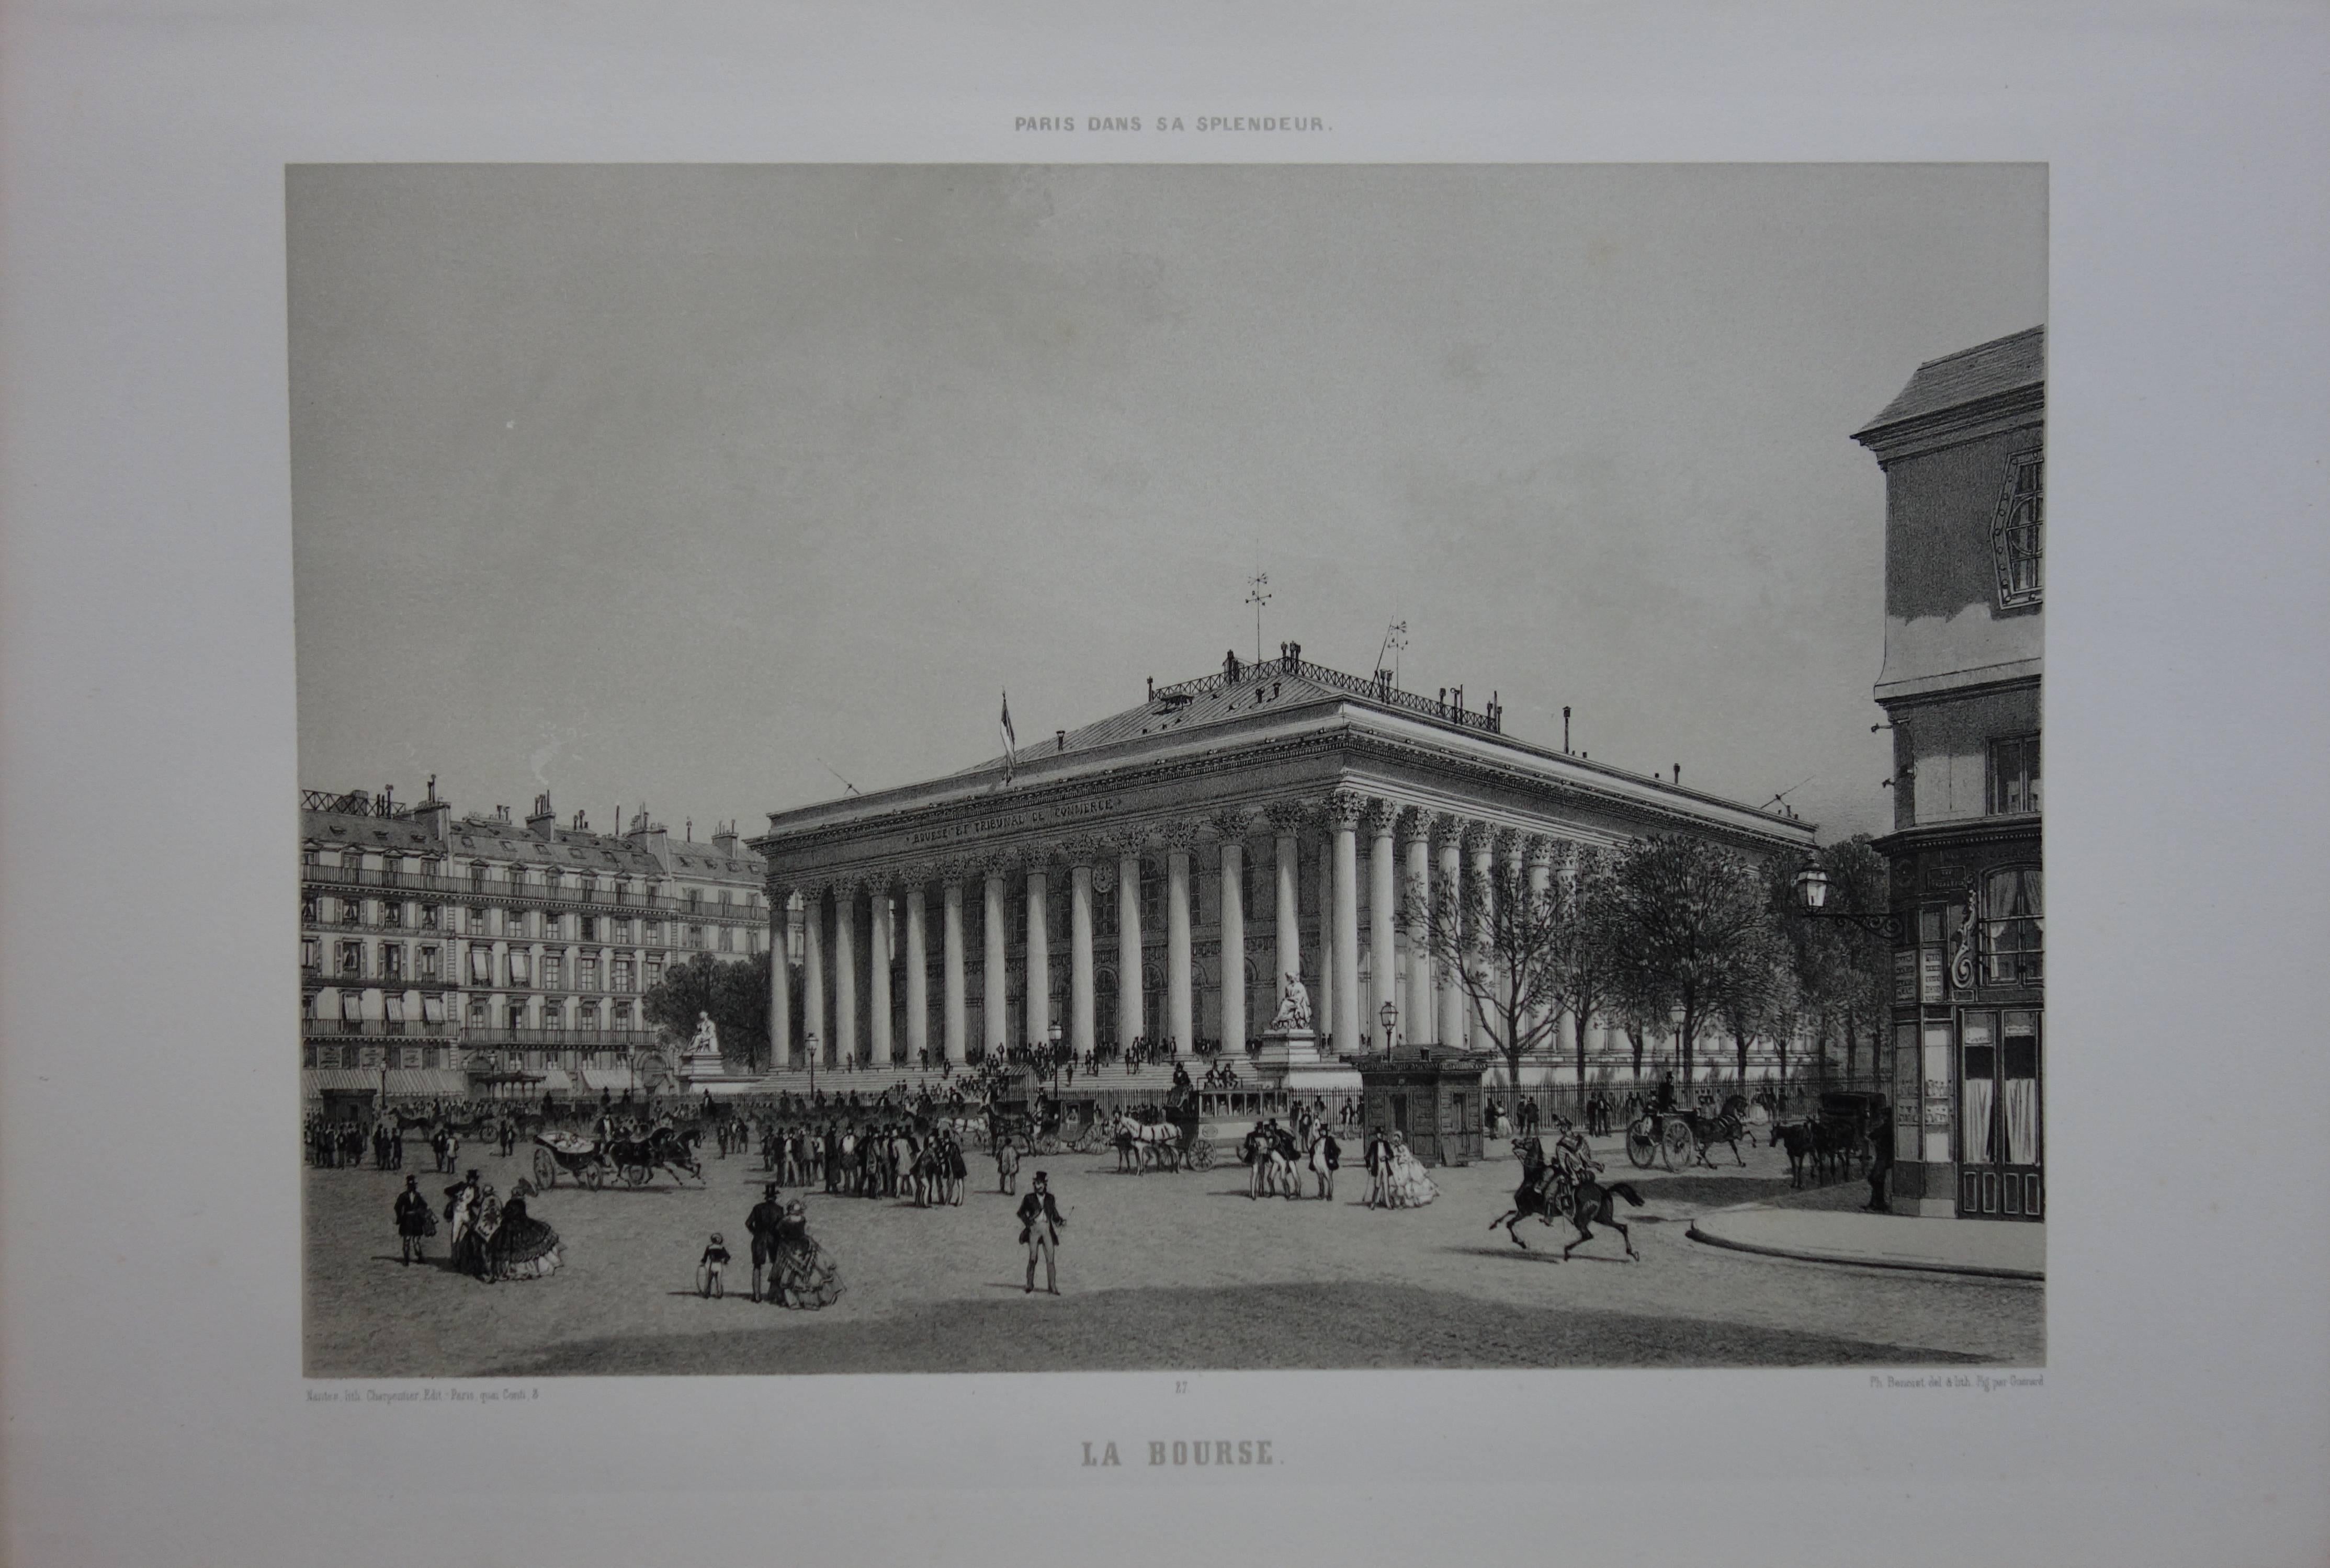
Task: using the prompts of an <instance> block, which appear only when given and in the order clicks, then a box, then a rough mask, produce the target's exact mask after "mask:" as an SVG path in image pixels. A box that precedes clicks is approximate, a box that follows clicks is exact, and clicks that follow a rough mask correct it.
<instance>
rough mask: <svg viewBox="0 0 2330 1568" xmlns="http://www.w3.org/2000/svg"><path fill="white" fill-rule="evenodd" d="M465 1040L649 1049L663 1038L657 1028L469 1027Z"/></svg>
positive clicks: (489, 1046) (546, 1047)
mask: <svg viewBox="0 0 2330 1568" xmlns="http://www.w3.org/2000/svg"><path fill="white" fill-rule="evenodd" d="M460 1035H461V1044H463V1045H464V1046H466V1047H472V1048H475V1049H478V1050H481V1051H510V1050H523V1051H647V1050H652V1049H654V1048H655V1047H656V1046H657V1045H658V1044H660V1043H661V1042H662V1039H663V1034H662V1032H661V1031H660V1030H656V1029H511V1028H498V1029H497V1028H468V1027H465V1028H463V1029H462V1030H461V1031H460Z"/></svg>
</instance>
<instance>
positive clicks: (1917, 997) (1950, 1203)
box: [1853, 327, 2046, 1220]
mask: <svg viewBox="0 0 2330 1568" xmlns="http://www.w3.org/2000/svg"><path fill="white" fill-rule="evenodd" d="M2045 418H2046V336H2045V333H2044V329H2042V328H2039V327H2033V328H2032V329H2030V330H2029V331H2027V332H2020V333H2016V334H2015V335H2013V336H2011V337H2003V338H2000V339H1998V340H1997V341H1995V342H1993V343H1985V344H1982V345H1977V346H1975V347H1974V348H1969V349H1966V350H1964V351H1963V352H1961V353H1958V354H1950V355H1948V356H1946V357H1945V358H1942V359H1937V360H1935V361H1932V362H1931V363H1929V364H1924V365H1920V366H1919V367H1918V372H1917V373H1916V374H1915V375H1913V376H1911V377H1910V378H1909V384H1908V385H1907V386H1906V387H1904V388H1903V389H1902V391H1901V394H1900V395H1899V397H1897V398H1895V399H1894V400H1893V401H1892V402H1891V403H1890V404H1889V405H1888V406H1887V407H1886V409H1885V411H1883V412H1882V413H1880V414H1879V415H1878V416H1877V418H1876V419H1875V420H1873V421H1871V423H1870V424H1869V425H1868V426H1867V427H1866V428H1865V429H1863V430H1860V431H1859V432H1857V433H1856V434H1855V436H1854V438H1853V439H1855V440H1857V441H1859V442H1861V444H1862V445H1863V446H1865V447H1867V448H1868V449H1870V450H1871V452H1872V453H1874V454H1875V455H1876V458H1877V460H1878V462H1879V463H1880V465H1881V466H1882V467H1883V468H1884V471H1885V495H1886V510H1885V562H1886V564H1885V666H1884V671H1883V674H1882V675H1881V676H1880V679H1879V681H1878V683H1877V688H1876V697H1877V701H1878V702H1879V703H1880V704H1882V705H1883V707H1884V709H1885V712H1886V714H1887V716H1888V718H1889V719H1890V721H1891V724H1892V730H1893V758H1894V777H1893V797H1894V799H1893V832H1892V833H1891V834H1890V835H1889V836H1886V837H1884V838H1881V839H1880V840H1879V841H1878V843H1877V847H1878V849H1879V850H1880V852H1881V853H1883V854H1884V855H1887V856H1888V857H1889V858H1890V863H1891V870H1892V890H1893V892H1892V897H1893V910H1892V914H1893V918H1894V921H1895V931H1896V945H1895V950H1894V971H1893V1028H1892V1057H1893V1061H1892V1072H1893V1082H1894V1114H1895V1118H1896V1128H1895V1152H1896V1158H1897V1161H1898V1163H1897V1164H1896V1165H1895V1167H1894V1178H1893V1179H1894V1196H1895V1206H1896V1207H1897V1208H1899V1209H1902V1210H1904V1211H1907V1212H1912V1213H1917V1214H1927V1215H1934V1216H1951V1215H1956V1216H1962V1217H1965V1218H1979V1219H2005V1220H2037V1219H2041V1218H2042V1217H2043V1216H2044V1214H2045V1213H2046V1183H2045V1179H2044V1144H2045V1127H2044V1120H2043V1116H2042V1112H2041V1104H2042V1096H2041V1084H2042V1082H2043V1081H2044V1073H2043V1066H2044V1055H2045V1044H2046V1042H2045V1027H2044V1025H2045V1019H2046V1007H2045V978H2046V962H2045V959H2046V955H2045V942H2044V930H2045V914H2046V911H2045V900H2044V898H2043V896H2042V878H2041V855H2040V759H2039V736H2040V700H2039V699H2040V675H2041V657H2042V653H2043V647H2042V635H2041V634H2042V631H2043V628H2044V603H2045V591H2044V590H2045V581H2044V571H2043V569H2044V565H2045V551H2044V536H2043V533H2042V525H2043V521H2044V519H2043V505H2044V486H2043V480H2044V477H2045V458H2046V442H2045Z"/></svg>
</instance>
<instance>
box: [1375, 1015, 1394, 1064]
mask: <svg viewBox="0 0 2330 1568" xmlns="http://www.w3.org/2000/svg"><path fill="white" fill-rule="evenodd" d="M1376 1017H1377V1018H1378V1019H1379V1020H1380V1021H1381V1022H1382V1024H1383V1026H1384V1054H1385V1055H1387V1056H1388V1055H1390V1054H1391V1034H1392V1030H1393V1028H1394V1027H1395V1026H1397V1025H1398V1023H1399V1008H1398V1007H1397V1006H1395V1005H1393V1004H1392V1003H1389V1002H1386V1003H1385V1004H1384V1005H1383V1006H1381V1007H1378V1009H1376Z"/></svg>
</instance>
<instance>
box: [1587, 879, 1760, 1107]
mask: <svg viewBox="0 0 2330 1568" xmlns="http://www.w3.org/2000/svg"><path fill="white" fill-rule="evenodd" d="M1613 885H1614V888H1615V898H1614V900H1613V902H1612V906H1611V919H1612V933H1611V940H1612V941H1613V944H1614V948H1615V953H1616V955H1617V967H1618V972H1619V985H1620V988H1621V990H1622V991H1623V992H1624V995H1625V996H1626V997H1628V998H1629V1001H1630V1004H1631V1006H1634V1008H1635V1009H1637V1010H1638V1011H1641V1012H1643V1013H1647V1014H1657V1013H1665V1014H1669V1015H1673V1016H1674V1017H1675V1020H1676V1022H1675V1044H1676V1049H1677V1053H1678V1055H1679V1056H1680V1058H1681V1067H1682V1076H1683V1082H1685V1083H1689V1082H1691V1076H1692V1071H1693V1063H1692V1051H1693V1047H1694V1046H1695V1044H1697V1042H1698V1038H1699V1032H1700V1029H1701V1028H1702V1027H1703V1026H1704V1025H1705V1024H1706V1022H1707V1020H1708V1018H1709V1016H1710V1014H1711V1013H1713V1012H1715V1011H1716V1010H1717V1009H1718V1008H1719V1006H1720V1005H1721V1003H1722V1002H1723V999H1724V998H1725V997H1727V996H1730V995H1741V994H1744V993H1745V992H1746V991H1747V990H1748V988H1750V987H1753V986H1754V985H1755V984H1756V983H1757V977H1758V976H1759V975H1762V974H1763V973H1765V972H1766V970H1767V969H1768V968H1769V966H1770V964H1771V962H1772V957H1773V949H1772V947H1771V945H1770V937H1771V933H1772V925H1773V917H1772V915H1771V913H1770V910H1769V901H1768V897H1767V893H1766V874H1765V871H1764V868H1763V867H1762V866H1761V865H1759V864H1757V863H1756V862H1754V861H1751V860H1749V859H1748V857H1747V856H1745V855H1741V854H1739V853H1738V852H1737V851H1735V850H1731V849H1728V848H1726V847H1724V846H1723V845H1718V844H1712V843H1710V842H1709V841H1707V840H1705V839H1700V838H1687V837H1683V836H1679V835H1670V834H1656V835H1653V836H1650V837H1648V838H1641V839H1636V840H1634V842H1633V843H1632V844H1630V845H1627V846H1626V848H1625V849H1624V851H1623V852H1622V853H1621V854H1620V855H1619V856H1618V862H1617V866H1616V871H1615V876H1614V878H1613Z"/></svg>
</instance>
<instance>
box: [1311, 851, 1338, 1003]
mask: <svg viewBox="0 0 2330 1568" xmlns="http://www.w3.org/2000/svg"><path fill="white" fill-rule="evenodd" d="M1339 957H1340V954H1338V953H1337V952H1336V951H1335V830H1334V825H1333V823H1332V821H1331V819H1330V820H1328V826H1327V828H1326V831H1325V832H1324V833H1322V834H1321V836H1320V838H1319V959H1318V962H1319V983H1318V985H1317V986H1315V987H1312V992H1311V1003H1312V1006H1311V1011H1312V1015H1313V1016H1312V1025H1314V1026H1315V1027H1316V1028H1317V1029H1318V1031H1319V1038H1320V1039H1321V1041H1322V1042H1324V1043H1326V1044H1330V1045H1331V1044H1333V1042H1334V1039H1335V1008H1336V1004H1337V1002H1338V1001H1340V996H1339V994H1338V993H1337V991H1336V989H1335V968H1336V966H1335V960H1336V959H1338V958H1339Z"/></svg>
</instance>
